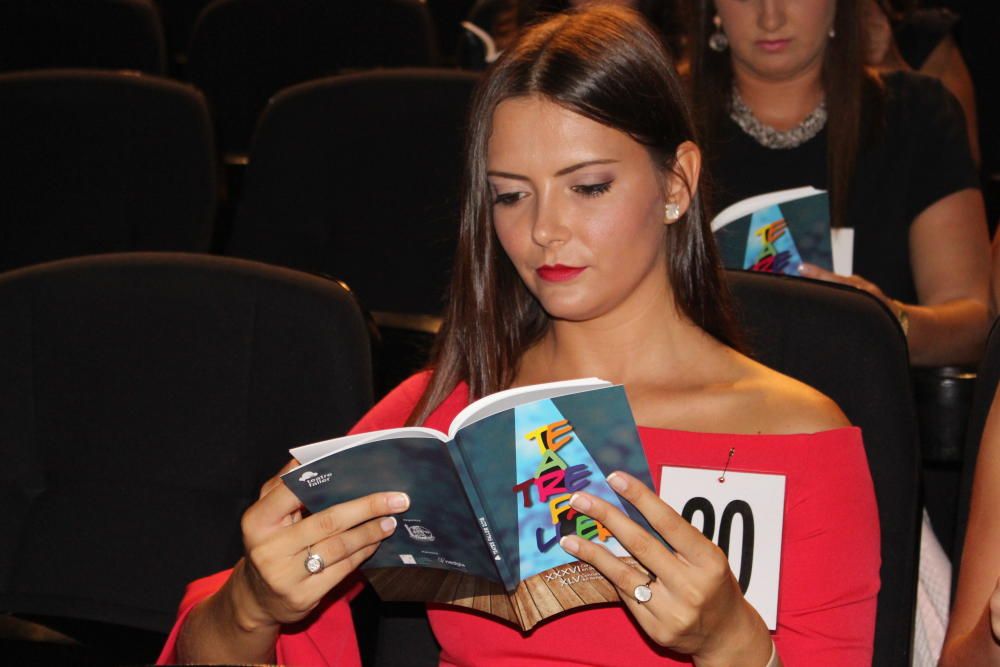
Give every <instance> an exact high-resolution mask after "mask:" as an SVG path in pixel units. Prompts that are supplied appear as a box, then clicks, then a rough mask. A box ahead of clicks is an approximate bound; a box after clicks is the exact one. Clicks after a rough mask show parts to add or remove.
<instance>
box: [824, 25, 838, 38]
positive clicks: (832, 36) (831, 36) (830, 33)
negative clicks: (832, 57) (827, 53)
mask: <svg viewBox="0 0 1000 667" xmlns="http://www.w3.org/2000/svg"><path fill="white" fill-rule="evenodd" d="M826 34H827V35H829V36H830V39H833V38H834V37H836V36H837V31H836V30H834V29H833V27H831V28H830V32H828V33H826Z"/></svg>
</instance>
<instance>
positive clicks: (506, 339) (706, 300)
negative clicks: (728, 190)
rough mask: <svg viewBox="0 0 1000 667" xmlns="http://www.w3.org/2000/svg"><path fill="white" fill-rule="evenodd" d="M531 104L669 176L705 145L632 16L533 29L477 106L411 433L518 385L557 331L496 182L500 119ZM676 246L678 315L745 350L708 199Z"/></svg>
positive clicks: (595, 13)
mask: <svg viewBox="0 0 1000 667" xmlns="http://www.w3.org/2000/svg"><path fill="white" fill-rule="evenodd" d="M526 95H541V96H543V97H545V98H547V99H548V100H551V101H552V102H554V103H556V104H559V105H561V106H563V107H565V108H567V109H569V110H570V111H574V112H576V113H579V114H581V115H583V116H586V117H587V118H590V119H592V120H594V121H597V122H598V123H602V124H604V125H607V126H609V127H612V128H615V129H618V130H621V131H623V132H626V133H628V134H629V135H630V136H631V137H633V138H634V139H635V140H636V141H638V142H640V143H642V144H643V145H645V146H646V147H647V150H648V151H649V152H650V155H651V156H652V158H653V159H654V160H655V161H656V162H657V163H659V164H661V165H663V167H664V168H671V167H673V165H674V163H675V161H676V157H675V153H676V149H677V147H678V146H679V145H680V144H681V143H682V142H684V141H690V140H695V138H696V137H695V130H694V125H693V122H692V119H691V115H690V111H689V108H688V104H687V102H686V100H685V95H684V90H683V87H682V84H681V83H680V80H679V79H678V77H677V74H676V72H675V70H674V67H673V63H672V62H671V60H670V57H669V56H668V55H667V52H666V51H665V49H664V47H663V45H662V43H661V42H660V40H659V38H658V37H657V36H656V35H655V33H654V32H653V31H652V30H651V29H650V28H649V27H648V26H647V25H646V23H645V22H644V21H643V19H642V18H641V17H640V16H639V15H638V14H636V13H635V12H633V11H631V10H627V9H624V8H620V7H597V8H592V9H587V10H581V11H578V12H576V11H574V12H569V13H566V14H560V15H557V16H555V17H553V18H551V19H549V20H548V21H545V22H544V23H541V24H539V25H537V26H534V27H533V28H530V29H529V30H527V31H526V32H525V33H524V34H523V35H522V36H521V37H520V38H519V39H518V41H517V42H516V43H515V44H514V45H512V46H511V48H509V49H508V50H507V51H506V52H504V54H503V55H502V56H501V57H500V59H499V60H497V62H495V63H494V64H493V66H492V67H491V68H490V69H489V70H488V71H487V74H486V77H485V78H484V79H483V81H482V82H481V83H480V85H479V88H478V89H477V91H476V95H475V97H474V99H473V102H472V108H471V110H470V115H469V126H468V133H467V137H466V153H465V182H464V184H463V196H462V213H461V222H460V229H459V240H458V249H457V251H456V254H455V263H454V267H453V271H452V282H451V290H450V295H449V300H448V306H447V308H446V311H445V318H444V323H443V324H442V327H441V331H440V332H439V334H438V339H437V342H436V345H435V350H434V353H433V359H432V364H431V365H432V367H433V368H434V374H433V376H432V379H431V382H430V385H429V387H428V389H427V391H426V392H425V393H424V396H423V398H422V399H421V401H420V403H419V404H418V405H417V406H416V408H414V411H413V414H412V415H411V416H410V420H409V422H410V423H422V422H423V421H424V420H425V419H426V418H427V416H428V415H429V414H430V413H431V412H432V411H433V410H434V409H435V408H436V407H437V406H438V405H440V403H441V402H442V401H443V400H444V399H445V398H446V397H447V396H448V395H449V394H450V393H451V392H452V390H453V389H454V388H455V386H456V385H457V384H458V383H459V382H462V381H466V382H468V384H469V392H470V397H471V398H472V399H476V398H479V397H482V396H485V395H486V394H490V393H492V392H495V391H498V390H500V389H504V388H506V387H508V386H510V384H511V382H513V380H514V376H515V374H516V372H517V366H518V363H519V361H520V358H521V355H522V353H523V352H524V350H525V349H527V348H528V347H529V346H531V345H532V344H533V343H535V342H537V341H538V340H539V339H540V338H541V336H542V335H543V334H544V333H545V331H546V329H547V327H548V321H549V320H548V316H547V315H546V313H545V312H544V311H543V310H542V308H541V306H540V305H539V303H538V302H537V301H536V300H535V298H534V296H532V294H531V293H530V292H529V291H528V289H527V288H526V287H525V285H524V283H523V282H522V281H521V278H520V277H519V276H518V274H517V272H516V270H515V269H514V267H513V265H512V264H511V262H510V260H509V259H508V258H507V255H506V254H505V253H504V251H503V248H502V247H501V246H500V243H499V241H498V240H497V238H496V234H495V232H494V229H493V222H492V201H491V197H490V192H489V184H488V182H487V178H486V159H487V145H488V142H489V137H490V133H491V131H492V121H493V112H494V110H495V109H496V107H497V105H498V104H499V103H500V102H502V101H503V100H506V99H509V98H513V97H521V96H526ZM689 186H690V187H691V188H692V189H694V186H696V184H694V183H692V184H689ZM666 244H667V252H668V265H669V268H668V277H669V280H670V284H671V286H672V289H673V293H674V300H675V302H676V304H677V308H678V310H679V311H680V312H681V313H682V314H683V315H684V316H686V317H688V318H690V319H691V321H693V322H694V323H695V324H697V325H698V326H700V327H701V328H703V329H704V330H705V331H707V332H708V333H710V334H711V335H713V336H715V337H716V338H717V339H719V340H721V341H722V342H724V343H727V344H729V345H733V346H736V347H739V345H740V343H739V337H738V333H737V328H736V326H735V324H734V321H733V318H732V315H731V313H730V310H729V303H730V299H729V292H728V290H727V287H726V284H725V281H724V277H723V274H722V268H721V264H720V262H719V258H718V254H717V252H716V249H715V244H714V241H713V239H712V236H711V232H710V230H709V227H708V220H707V219H706V217H705V212H704V210H703V206H702V200H701V195H700V194H699V193H698V192H695V194H694V196H693V197H692V200H691V205H690V207H689V208H688V211H687V213H686V214H685V216H684V218H682V219H681V220H679V221H678V222H677V223H675V224H672V225H667V226H666ZM665 278H666V276H665Z"/></svg>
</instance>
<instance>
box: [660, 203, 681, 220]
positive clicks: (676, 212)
mask: <svg viewBox="0 0 1000 667" xmlns="http://www.w3.org/2000/svg"><path fill="white" fill-rule="evenodd" d="M680 217H681V205H680V204H677V203H675V202H670V203H669V204H667V205H666V206H664V207H663V221H664V222H667V223H670V222H674V221H676V220H679V219H680Z"/></svg>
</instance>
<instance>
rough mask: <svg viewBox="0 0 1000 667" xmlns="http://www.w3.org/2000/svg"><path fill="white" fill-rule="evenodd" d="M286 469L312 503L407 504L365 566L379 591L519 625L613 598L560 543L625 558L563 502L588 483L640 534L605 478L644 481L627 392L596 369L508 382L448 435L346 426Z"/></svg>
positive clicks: (594, 524)
mask: <svg viewBox="0 0 1000 667" xmlns="http://www.w3.org/2000/svg"><path fill="white" fill-rule="evenodd" d="M291 453H292V456H294V457H295V458H296V459H297V460H298V461H300V462H301V464H302V465H300V466H299V467H298V468H295V469H294V470H292V471H290V472H288V473H286V474H285V475H283V479H284V481H285V483H286V484H287V485H288V486H289V488H290V489H291V490H292V491H293V492H294V493H295V494H296V495H297V496H298V497H299V498H300V499H301V500H302V503H303V504H304V505H305V507H306V508H307V509H308V510H309V511H311V512H317V511H320V510H322V509H324V508H326V507H329V506H331V505H333V504H335V503H340V502H344V501H346V500H350V499H352V498H357V497H359V496H363V495H366V494H368V493H373V492H376V491H404V492H406V493H407V494H409V496H410V508H409V509H408V510H407V511H406V512H404V513H403V514H401V515H399V516H398V517H397V518H398V520H399V526H398V528H397V529H396V532H395V533H394V534H393V535H392V536H390V537H389V538H388V539H386V540H385V541H384V542H383V543H382V544H381V546H380V547H379V549H378V551H377V552H376V553H375V555H374V556H372V557H371V558H370V559H369V560H368V561H367V562H366V563H365V565H364V566H363V567H362V569H363V570H364V571H365V574H366V576H367V577H368V579H369V581H370V582H371V583H372V585H373V587H374V588H375V590H376V592H377V593H378V594H379V596H380V597H381V598H382V599H384V600H397V601H428V602H438V603H445V604H453V605H459V606H463V607H468V608H471V609H475V610H477V611H480V612H484V613H487V614H491V615H493V616H496V617H499V618H501V619H503V620H505V621H509V622H512V623H515V624H517V625H518V626H520V627H521V628H522V629H523V630H528V629H530V628H532V627H533V626H534V625H536V624H537V623H538V622H540V621H541V620H543V619H545V618H547V617H549V616H552V615H554V614H558V613H560V612H562V611H565V610H568V609H573V608H576V607H581V606H584V605H590V604H598V603H608V602H618V600H619V598H618V594H617V592H616V590H615V588H614V586H612V585H611V584H610V583H609V582H608V581H606V580H605V579H604V578H603V577H602V576H601V575H600V573H598V572H597V571H596V570H594V569H593V568H592V567H591V566H590V565H588V564H586V563H582V562H580V561H577V560H576V559H574V558H573V557H571V556H570V555H569V554H568V553H566V552H565V551H564V550H563V549H562V548H561V547H560V546H559V539H560V537H562V536H563V535H571V534H572V535H578V536H580V537H582V538H585V539H590V540H596V541H598V542H600V543H602V544H603V545H604V546H605V547H607V548H608V549H609V550H610V551H611V552H612V553H614V554H616V555H618V556H619V557H622V558H624V559H625V560H626V561H627V562H629V563H631V564H633V565H635V561H633V560H632V559H631V557H629V556H628V554H627V552H626V551H625V549H624V548H623V547H622V546H621V545H620V544H619V543H618V541H617V540H616V539H615V537H614V536H613V535H612V534H611V533H610V532H609V531H608V529H607V528H605V527H604V526H603V525H601V524H600V523H599V522H598V521H596V520H594V519H592V518H590V517H587V516H585V515H582V514H579V513H577V512H576V511H575V510H573V509H572V508H570V506H569V499H570V497H571V496H572V494H573V493H574V492H576V491H580V490H583V489H586V491H587V492H588V493H590V494H593V495H596V496H598V497H600V498H603V499H604V500H606V501H608V502H610V503H612V504H613V505H615V506H616V507H618V508H619V509H621V510H622V511H624V512H625V513H626V514H628V515H629V516H630V517H631V518H632V519H633V520H634V521H636V522H638V523H639V524H640V525H642V526H643V527H645V528H647V529H648V524H647V523H646V521H645V519H643V517H642V515H641V514H639V513H638V512H637V511H636V510H635V509H634V508H633V507H632V506H631V505H629V504H628V503H627V502H625V501H623V500H621V499H620V498H619V497H618V495H617V494H616V493H615V492H614V491H613V490H612V489H611V487H610V486H609V485H608V483H607V481H606V480H605V477H606V476H607V475H609V474H610V473H611V472H613V471H615V470H624V471H626V472H628V473H630V474H632V475H634V476H635V477H637V478H638V479H640V480H642V482H643V483H645V484H646V485H647V486H649V487H650V488H652V479H651V478H650V475H649V468H648V466H647V464H646V458H645V455H644V453H643V449H642V444H641V443H640V441H639V436H638V433H637V431H636V426H635V421H634V419H633V417H632V412H631V409H630V408H629V405H628V401H627V399H626V397H625V391H624V388H623V387H621V386H616V385H611V384H610V383H608V382H606V381H604V380H600V379H597V378H588V379H582V380H570V381H565V382H554V383H549V384H542V385H532V386H528V387H518V388H515V389H509V390H506V391H502V392H499V393H496V394H492V395H490V396H486V397H484V398H482V399H480V400H478V401H476V402H474V403H472V404H471V405H469V406H468V407H466V408H465V409H464V410H462V411H461V412H460V413H459V414H458V415H457V416H456V417H455V419H454V420H453V421H452V423H451V426H450V428H449V430H448V433H447V434H445V433H442V432H439V431H436V430H433V429H429V428H423V427H412V428H398V429H390V430H385V431H376V432H371V433H363V434H356V435H350V436H346V437H343V438H337V439H335V440H327V441H324V442H318V443H315V444H311V445H305V446H303V447H298V448H296V449H293V450H291Z"/></svg>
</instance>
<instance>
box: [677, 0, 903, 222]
mask: <svg viewBox="0 0 1000 667" xmlns="http://www.w3.org/2000/svg"><path fill="white" fill-rule="evenodd" d="M836 1H837V7H836V15H835V18H834V21H833V28H834V31H835V36H834V37H833V38H832V39H831V40H830V42H829V46H828V47H827V49H826V55H825V59H824V62H823V87H824V89H825V91H826V109H827V116H828V120H827V124H826V144H827V150H826V156H827V158H826V159H827V180H828V187H829V191H830V209H831V218H832V221H833V225H834V226H836V227H841V226H850V221H848V220H845V215H846V212H845V210H846V202H847V197H848V193H849V190H850V183H851V178H852V176H853V174H854V166H855V162H856V161H857V156H858V152H859V151H860V149H861V146H862V145H863V144H864V142H866V141H868V140H869V139H870V138H871V136H870V135H869V134H866V132H872V133H874V132H877V131H878V130H879V128H880V127H881V125H882V121H883V119H882V113H883V102H882V98H883V95H882V88H881V84H880V83H879V80H878V78H877V77H876V76H875V75H874V74H872V73H869V72H868V71H867V70H866V69H865V64H864V47H865V44H864V39H865V35H864V27H863V23H864V22H863V21H862V20H861V6H860V0H836ZM687 7H688V12H687V15H686V19H685V21H686V23H687V24H688V60H689V62H690V66H691V70H690V72H691V74H690V83H691V96H692V98H693V99H694V100H695V101H696V104H697V107H698V109H697V111H698V113H697V117H698V118H699V119H700V121H701V122H700V128H699V129H700V130H701V134H702V138H703V140H704V142H705V144H704V146H703V148H704V150H706V151H708V152H710V151H711V149H712V146H713V145H714V144H715V137H716V135H717V133H718V129H719V128H720V127H722V124H723V123H724V122H725V121H726V118H727V117H728V114H729V98H730V91H731V90H732V85H733V68H732V62H731V60H730V57H731V56H730V53H731V52H730V51H729V50H726V51H723V52H722V53H718V52H716V51H713V50H712V49H710V48H708V38H709V35H711V34H712V33H713V32H714V31H715V26H714V25H713V24H712V19H713V18H714V17H715V3H714V0H692V1H691V2H690V3H688V4H687ZM723 29H725V26H723ZM709 157H711V155H709Z"/></svg>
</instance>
